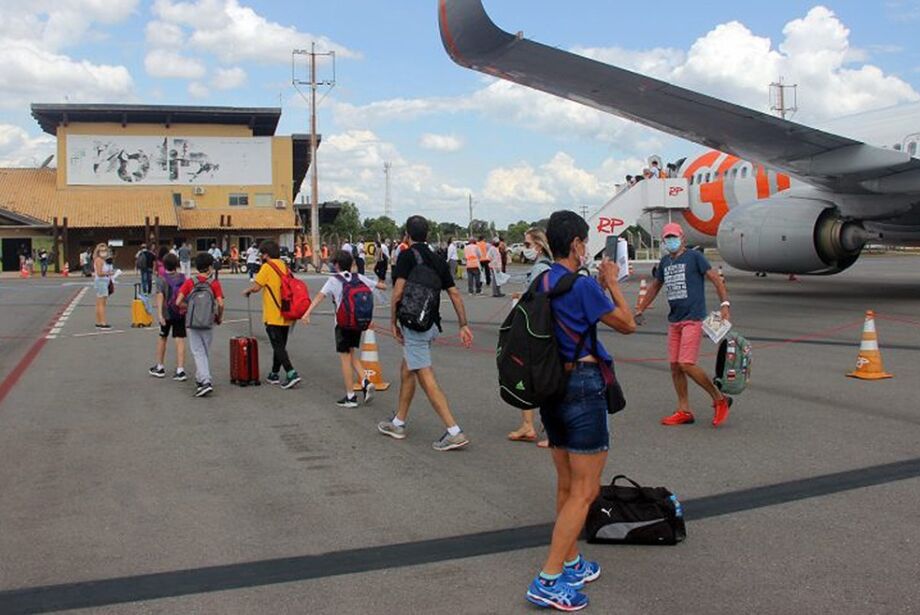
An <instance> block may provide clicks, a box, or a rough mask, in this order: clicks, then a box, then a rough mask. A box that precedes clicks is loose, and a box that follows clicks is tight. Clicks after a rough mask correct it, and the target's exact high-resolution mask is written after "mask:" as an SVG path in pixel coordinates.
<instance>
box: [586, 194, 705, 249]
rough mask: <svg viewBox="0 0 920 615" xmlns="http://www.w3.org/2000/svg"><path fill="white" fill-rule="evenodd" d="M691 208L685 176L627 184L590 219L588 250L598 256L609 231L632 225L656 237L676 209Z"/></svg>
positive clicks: (621, 229)
mask: <svg viewBox="0 0 920 615" xmlns="http://www.w3.org/2000/svg"><path fill="white" fill-rule="evenodd" d="M689 208H690V190H689V184H688V182H687V180H686V179H685V178H683V177H669V178H666V179H645V180H642V181H640V182H638V183H636V184H635V185H633V186H627V187H625V188H624V189H622V190H620V191H619V192H618V193H617V194H616V195H614V197H613V198H612V199H610V200H609V201H607V203H605V204H604V206H603V207H601V208H600V209H598V210H597V211H596V212H595V213H594V214H593V215H592V216H591V217H590V218H589V219H588V227H589V229H588V254H589V255H590V256H593V257H595V258H598V257H599V256H600V255H601V253H602V252H603V250H604V247H605V246H606V244H607V237H608V236H609V235H620V233H622V232H623V231H625V230H626V229H628V228H630V227H632V226H638V227H640V228H642V229H643V230H644V231H646V232H647V233H649V234H650V235H651V236H652V237H655V236H656V235H657V233H658V231H660V226H661V225H662V224H664V223H666V222H667V221H668V220H669V219H670V218H671V216H672V215H673V214H674V212H676V211H681V210H686V209H689Z"/></svg>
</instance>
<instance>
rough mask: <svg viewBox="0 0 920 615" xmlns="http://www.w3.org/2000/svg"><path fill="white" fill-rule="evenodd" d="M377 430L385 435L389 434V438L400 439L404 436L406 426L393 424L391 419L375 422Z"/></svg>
mask: <svg viewBox="0 0 920 615" xmlns="http://www.w3.org/2000/svg"><path fill="white" fill-rule="evenodd" d="M377 431H379V432H380V433H382V434H383V435H385V436H390V437H391V438H396V439H397V440H402V439H403V438H405V437H406V426H405V425H403V426H402V427H397V426H396V425H394V424H393V421H392V420H390V421H380V422H379V423H377Z"/></svg>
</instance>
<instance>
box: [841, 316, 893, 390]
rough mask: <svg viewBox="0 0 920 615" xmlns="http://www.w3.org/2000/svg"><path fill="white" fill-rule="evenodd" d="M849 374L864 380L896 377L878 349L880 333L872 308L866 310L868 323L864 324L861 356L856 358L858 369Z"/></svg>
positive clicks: (860, 347)
mask: <svg viewBox="0 0 920 615" xmlns="http://www.w3.org/2000/svg"><path fill="white" fill-rule="evenodd" d="M847 376H849V377H850V378H860V379H862V380H882V379H884V378H894V376H892V375H891V374H889V373H888V372H886V371H885V368H884V367H883V366H882V354H881V353H880V352H879V349H878V334H876V332H875V312H873V311H872V310H868V311H867V312H866V324H864V325H863V333H862V341H861V342H860V344H859V356H858V357H857V358H856V371H853V372H850V373H849V374H847Z"/></svg>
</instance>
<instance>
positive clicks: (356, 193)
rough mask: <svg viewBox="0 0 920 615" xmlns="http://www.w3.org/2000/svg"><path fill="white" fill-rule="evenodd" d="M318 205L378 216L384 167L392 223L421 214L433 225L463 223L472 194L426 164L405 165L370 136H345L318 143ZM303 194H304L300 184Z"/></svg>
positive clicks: (395, 152) (406, 162) (363, 133)
mask: <svg viewBox="0 0 920 615" xmlns="http://www.w3.org/2000/svg"><path fill="white" fill-rule="evenodd" d="M317 159H318V160H319V173H320V200H321V201H330V200H336V199H339V200H348V201H353V202H354V203H355V204H357V205H358V207H359V209H360V210H361V215H362V216H364V217H376V216H380V215H382V214H383V202H384V196H385V179H384V174H383V163H384V162H389V163H391V164H392V169H391V171H390V191H391V197H392V203H393V210H394V217H395V218H396V219H404V218H406V217H407V216H409V215H410V214H413V213H418V212H420V211H424V212H425V214H426V215H429V216H431V217H432V218H434V219H435V220H452V219H462V215H463V212H464V211H466V198H467V195H468V194H470V192H471V189H470V188H467V187H461V186H456V185H453V184H451V183H450V182H449V181H447V180H445V179H444V178H441V177H439V176H438V175H437V174H436V173H435V172H434V170H433V169H432V168H431V167H430V166H428V165H425V164H420V163H417V162H413V161H411V160H408V159H406V158H405V157H404V156H403V155H402V154H401V153H400V152H399V150H398V148H397V147H396V146H395V145H394V144H392V143H389V142H387V141H383V140H381V139H380V138H379V136H378V135H377V134H376V133H374V132H373V131H370V130H348V131H345V132H343V133H339V134H334V135H331V136H329V137H327V138H324V139H323V144H322V147H320V149H319V152H318V154H317ZM304 190H305V191H306V190H309V188H308V187H307V185H306V184H305V186H304Z"/></svg>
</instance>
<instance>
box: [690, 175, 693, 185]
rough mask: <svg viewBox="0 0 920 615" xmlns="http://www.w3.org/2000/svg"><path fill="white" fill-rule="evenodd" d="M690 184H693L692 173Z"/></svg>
mask: <svg viewBox="0 0 920 615" xmlns="http://www.w3.org/2000/svg"><path fill="white" fill-rule="evenodd" d="M690 185H691V186H692V185H693V176H692V175H691V176H690Z"/></svg>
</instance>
